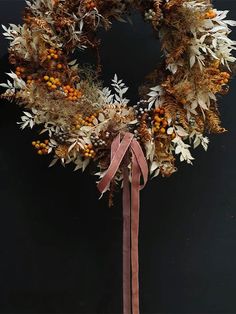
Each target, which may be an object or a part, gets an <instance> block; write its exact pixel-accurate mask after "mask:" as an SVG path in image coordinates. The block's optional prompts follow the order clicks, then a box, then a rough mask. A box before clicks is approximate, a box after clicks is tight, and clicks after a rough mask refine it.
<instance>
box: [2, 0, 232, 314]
mask: <svg viewBox="0 0 236 314" xmlns="http://www.w3.org/2000/svg"><path fill="white" fill-rule="evenodd" d="M215 4H216V6H217V7H218V8H220V9H230V10H231V14H230V15H231V17H232V18H236V11H235V10H236V2H235V0H231V1H230V0H224V1H222V0H221V1H215ZM23 7H24V1H21V0H18V1H14V0H11V1H10V0H8V1H6V0H1V1H0V22H1V23H2V24H6V23H9V22H13V23H18V22H20V15H21V11H22V9H23ZM101 36H102V39H103V43H104V44H103V47H102V50H101V54H102V62H103V66H104V69H103V70H104V74H103V79H104V81H105V82H106V83H108V81H109V80H110V79H111V78H112V76H113V74H114V73H117V74H118V75H119V76H120V77H121V78H124V79H125V81H126V82H127V84H128V85H129V86H130V94H129V96H130V97H131V99H132V100H133V102H134V101H135V100H136V99H137V87H138V85H139V84H140V83H141V81H142V78H143V76H144V75H145V74H146V73H148V72H149V71H150V70H151V69H152V68H154V66H155V65H156V64H157V63H158V60H159V59H160V50H159V45H158V42H157V41H156V40H155V39H154V38H153V35H152V31H151V28H150V27H149V25H147V24H144V23H143V22H142V20H141V18H140V17H139V16H138V15H134V25H133V26H131V25H129V24H119V23H115V24H114V27H113V29H112V31H110V32H109V33H106V34H104V33H102V34H101ZM233 36H234V38H235V33H234V34H233ZM0 47H1V49H0V54H1V61H0V62H1V63H0V68H1V82H2V81H3V80H4V79H5V76H4V75H3V73H4V72H6V71H9V65H8V63H7V56H6V47H7V45H6V43H5V42H4V40H3V38H2V37H1V41H0ZM235 97H236V89H235V85H234V82H232V88H231V93H230V94H229V95H228V96H226V97H224V98H223V99H220V108H221V113H222V120H223V122H224V126H225V127H226V128H227V129H229V132H228V133H226V134H224V135H220V136H211V137H210V139H211V145H210V148H209V152H208V153H207V154H206V153H204V152H203V151H202V150H201V149H200V150H197V151H195V152H194V156H195V157H196V160H195V162H194V166H193V167H192V166H187V165H182V164H181V165H180V166H179V172H178V173H177V174H175V175H173V176H172V177H171V178H170V179H161V178H158V179H156V180H153V181H151V182H149V184H148V186H147V187H146V189H145V190H144V191H143V192H142V197H141V198H142V200H141V226H140V229H141V230H140V283H141V291H140V300H141V312H142V313H236V298H235V290H236V194H235V191H236V185H235V178H236V166H235V155H236V144H235V143H236V123H235V117H236V106H235ZM20 116H21V111H20V110H19V109H18V108H17V106H16V105H15V104H10V103H6V102H1V104H0V134H1V136H0V313H121V311H122V268H121V266H122V256H121V250H122V216H121V214H122V209H121V195H119V194H118V196H117V202H116V206H115V207H114V208H113V209H109V208H108V207H107V203H106V199H104V200H101V201H99V200H98V197H99V194H98V192H97V190H96V184H95V177H93V176H90V175H89V174H88V173H85V174H81V173H74V172H73V171H72V170H73V169H71V168H70V167H69V168H65V169H64V168H63V167H61V166H55V167H54V168H50V169H49V168H48V164H49V162H50V158H47V157H46V158H45V157H38V156H36V155H35V153H34V151H33V150H32V148H31V141H32V140H34V139H35V138H37V134H36V133H34V132H31V131H23V132H22V131H20V130H19V127H18V126H17V125H16V121H19V119H20Z"/></svg>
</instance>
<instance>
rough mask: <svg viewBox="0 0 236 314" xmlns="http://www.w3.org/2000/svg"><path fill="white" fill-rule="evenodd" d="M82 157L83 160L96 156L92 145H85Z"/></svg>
mask: <svg viewBox="0 0 236 314" xmlns="http://www.w3.org/2000/svg"><path fill="white" fill-rule="evenodd" d="M83 156H84V157H85V158H94V157H95V156H96V152H95V151H94V150H93V145H91V144H90V145H89V144H86V145H85V147H84V150H83Z"/></svg>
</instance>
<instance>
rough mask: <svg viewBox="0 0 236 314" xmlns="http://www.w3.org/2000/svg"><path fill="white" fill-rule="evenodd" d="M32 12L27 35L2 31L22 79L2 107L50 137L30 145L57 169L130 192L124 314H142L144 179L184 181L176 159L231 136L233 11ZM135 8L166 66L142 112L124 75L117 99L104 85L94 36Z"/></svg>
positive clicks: (199, 0) (138, 1) (136, 2)
mask: <svg viewBox="0 0 236 314" xmlns="http://www.w3.org/2000/svg"><path fill="white" fill-rule="evenodd" d="M26 3H27V8H26V10H25V14H24V24H23V25H22V26H21V25H19V26H16V25H13V24H10V26H9V28H7V27H5V26H3V29H4V35H5V36H6V38H7V39H9V40H10V48H9V60H10V63H11V64H12V65H14V66H15V68H14V69H15V70H14V71H11V73H8V75H9V76H10V78H11V79H12V80H13V82H11V81H10V80H8V81H7V83H6V84H5V83H3V84H1V86H2V87H6V88H7V91H6V92H5V93H4V94H3V95H2V96H1V97H2V98H6V99H10V100H11V99H14V100H16V101H17V102H18V103H19V104H20V105H23V106H24V107H25V108H26V109H27V111H24V115H23V116H22V118H21V122H19V124H20V126H21V128H22V129H24V128H26V127H30V128H33V127H34V126H38V127H39V129H40V131H41V132H40V133H41V134H42V133H45V134H47V139H46V140H44V141H42V142H41V141H34V142H33V143H32V144H33V146H34V148H35V150H36V151H37V153H38V154H39V155H45V154H49V153H53V154H54V159H53V161H52V163H51V165H53V164H55V163H56V162H57V161H58V160H60V161H61V162H62V164H69V163H74V164H75V169H76V170H78V169H82V170H84V169H85V168H86V167H87V166H88V164H89V163H90V162H91V161H93V162H94V163H95V164H96V166H97V167H98V171H97V173H96V174H97V175H98V176H99V177H100V179H101V181H100V182H99V185H98V187H99V190H100V191H101V192H102V193H104V192H105V191H107V190H110V195H111V196H112V194H113V192H114V190H115V187H116V186H117V185H119V183H120V182H122V183H123V188H124V243H123V245H124V251H123V273H124V277H123V279H124V280H123V289H124V300H123V303H124V313H126V314H127V313H130V312H131V311H132V312H133V313H138V312H139V304H138V303H139V301H138V253H137V252H138V211H139V204H138V199H139V190H140V189H141V186H140V177H141V175H142V176H143V179H144V185H145V183H146V181H147V178H148V175H150V177H155V176H157V175H159V174H161V175H162V176H170V175H171V174H172V173H174V172H175V171H176V167H175V156H176V155H177V156H179V157H180V160H181V161H186V162H187V163H189V164H191V163H192V161H193V159H194V158H193V157H192V155H191V153H190V147H191V146H193V147H194V148H196V147H197V146H199V145H202V146H203V148H204V149H205V150H207V147H208V143H209V140H208V138H207V137H205V133H207V132H213V133H222V132H225V129H224V128H223V127H222V126H221V121H220V117H219V111H218V106H217V99H216V95H217V94H226V93H227V92H228V89H229V86H228V83H229V80H230V78H231V77H232V74H231V66H232V64H233V63H234V62H235V60H236V59H235V58H234V57H233V56H232V50H235V47H236V42H235V41H232V40H230V39H229V38H228V35H229V33H230V29H229V26H236V22H234V21H232V20H226V19H225V18H226V15H227V13H228V11H218V10H216V9H214V8H213V7H212V4H211V1H209V0H195V1H192V0H149V1H143V0H73V1H65V0H33V1H26ZM133 8H136V9H138V10H139V11H140V12H141V14H142V15H143V16H144V19H145V20H146V21H147V22H150V23H151V25H152V26H153V29H154V31H155V32H156V33H158V35H159V38H160V41H161V44H162V50H163V52H164V60H163V62H162V64H161V65H160V67H159V68H158V69H156V70H155V71H153V72H152V73H151V74H150V75H148V76H147V77H146V80H145V82H144V84H143V86H142V87H140V102H138V103H137V104H136V105H135V106H133V107H132V106H129V105H128V102H129V100H128V99H126V97H125V93H126V92H127V90H128V88H127V87H126V86H125V84H124V83H123V81H122V80H119V79H118V77H117V75H115V77H114V79H113V80H112V84H111V85H112V87H113V90H114V92H113V91H112V90H111V89H109V88H106V87H105V88H104V87H103V86H102V83H101V82H100V81H99V74H100V71H101V65H100V62H99V60H100V59H99V44H100V41H99V38H98V37H97V34H96V31H97V29H98V28H99V27H103V28H105V29H109V28H110V27H111V22H112V21H113V20H114V19H116V20H119V21H124V17H125V16H128V14H129V11H130V9H133ZM86 48H93V49H96V51H97V56H98V64H97V68H96V69H95V70H91V68H89V67H84V66H83V65H79V64H78V63H77V60H73V61H71V60H72V53H73V52H74V51H75V50H76V49H78V50H84V49H86ZM130 180H131V183H132V184H131V185H132V191H131V196H132V197H131V198H132V200H131V204H132V213H131V209H130V199H129V198H130V196H129V181H130ZM110 202H112V197H110ZM130 216H131V219H130ZM130 224H131V225H130ZM130 228H131V232H130ZM131 242H132V248H131V249H130V245H131V244H130V243H131ZM130 251H131V252H130ZM130 255H131V264H132V282H130V278H131V274H130ZM131 287H132V291H131ZM131 304H132V306H131ZM131 308H132V309H131Z"/></svg>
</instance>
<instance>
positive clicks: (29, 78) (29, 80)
mask: <svg viewBox="0 0 236 314" xmlns="http://www.w3.org/2000/svg"><path fill="white" fill-rule="evenodd" d="M34 81H35V80H34V79H33V77H32V76H31V75H28V76H27V81H26V82H27V84H31V83H33V82H34Z"/></svg>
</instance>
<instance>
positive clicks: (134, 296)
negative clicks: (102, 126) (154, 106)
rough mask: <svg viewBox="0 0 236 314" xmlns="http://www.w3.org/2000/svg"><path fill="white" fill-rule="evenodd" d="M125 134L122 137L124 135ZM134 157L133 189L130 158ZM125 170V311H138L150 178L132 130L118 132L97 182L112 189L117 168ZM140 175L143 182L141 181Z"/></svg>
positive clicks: (104, 190)
mask: <svg viewBox="0 0 236 314" xmlns="http://www.w3.org/2000/svg"><path fill="white" fill-rule="evenodd" d="M121 137H122V138H121ZM130 157H131V193H130V180H129V169H128V165H129V163H130V162H129V161H130ZM119 169H122V172H123V178H124V181H123V182H124V183H123V313H124V314H131V313H132V314H139V260H138V236H139V207H140V204H139V203H140V202H139V195H140V190H141V189H143V188H144V186H145V185H146V183H147V179H148V165H147V161H146V158H145V156H144V153H143V151H142V148H141V147H140V145H139V143H138V142H137V140H136V139H135V138H134V135H133V134H131V133H128V132H127V133H124V134H122V136H121V134H119V135H118V136H117V137H116V138H115V139H114V141H113V143H112V146H111V162H110V166H109V168H108V170H107V172H106V174H105V176H104V177H103V178H102V180H101V181H100V182H99V183H98V189H99V191H100V192H101V193H104V192H106V191H107V190H108V189H109V186H110V183H111V181H112V180H113V178H114V177H115V175H116V173H117V171H118V170H119ZM141 176H142V178H143V185H140V180H141Z"/></svg>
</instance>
